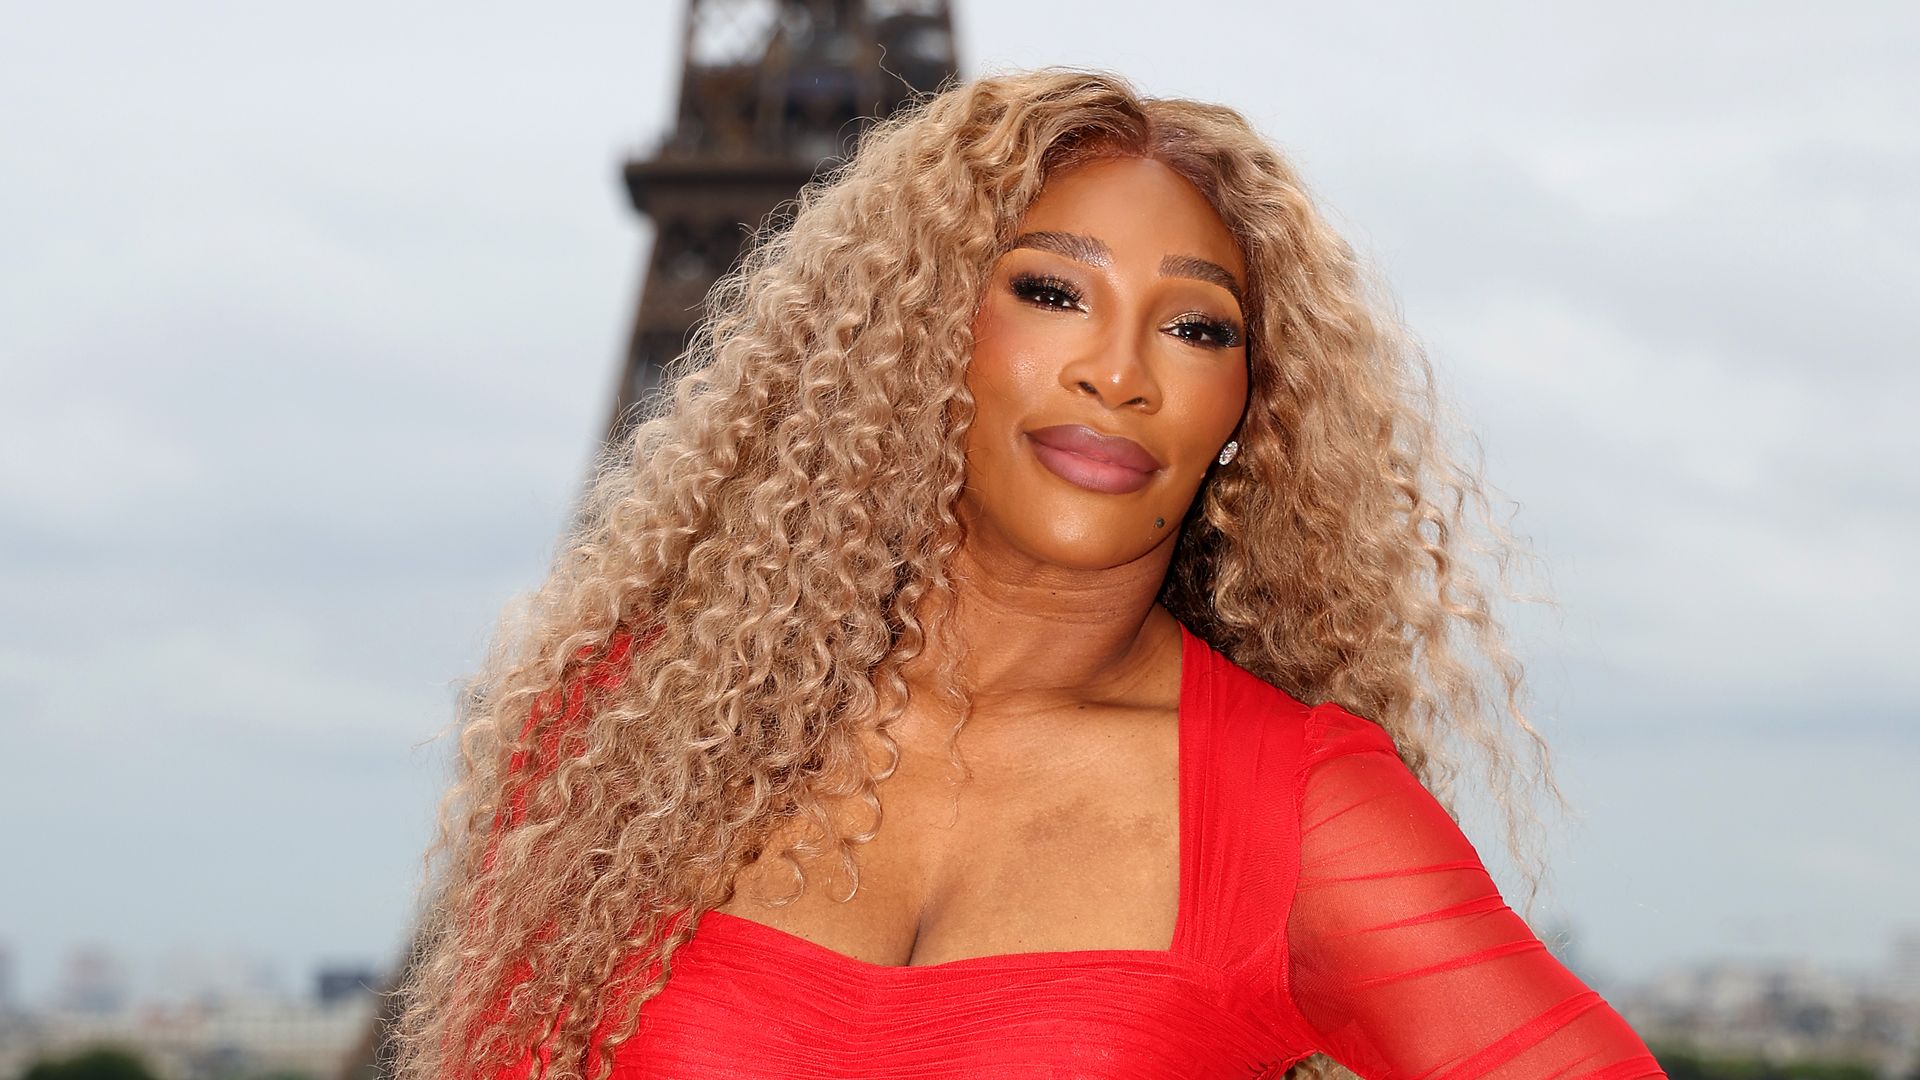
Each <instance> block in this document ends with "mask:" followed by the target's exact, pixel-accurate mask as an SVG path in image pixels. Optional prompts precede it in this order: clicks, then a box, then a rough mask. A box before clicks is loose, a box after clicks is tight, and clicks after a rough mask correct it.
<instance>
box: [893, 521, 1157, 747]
mask: <svg viewBox="0 0 1920 1080" xmlns="http://www.w3.org/2000/svg"><path fill="white" fill-rule="evenodd" d="M1173 539H1174V538H1173V537H1171V536H1170V537H1168V538H1167V539H1166V541H1165V542H1163V543H1161V544H1159V545H1157V546H1155V547H1154V548H1153V549H1152V550H1150V551H1148V552H1147V553H1145V554H1144V555H1142V556H1141V557H1140V558H1138V559H1135V560H1134V561H1132V562H1129V563H1125V564H1122V565H1120V566H1114V567H1103V568H1100V569H1091V570H1089V569H1078V568H1069V567H1061V566H1057V565H1053V564H1049V563H1044V562H1041V561H1039V560H1036V559H1034V558H1032V557H1030V556H1028V555H1026V554H1024V553H1022V552H1019V551H1017V550H1015V549H1014V548H1012V547H1011V546H1010V545H1009V544H1007V543H1005V542H1004V538H1002V537H999V536H996V535H992V534H990V533H989V532H988V531H987V530H984V529H972V528H970V529H969V530H968V537H967V540H966V542H965V543H963V544H962V545H961V547H960V549H959V551H958V552H957V553H956V554H955V557H954V560H953V562H952V563H951V564H950V565H951V569H950V573H951V575H952V577H953V580H954V599H953V606H952V609H951V610H950V611H949V612H948V613H947V615H946V636H945V640H946V641H949V642H953V643H955V644H956V645H958V646H959V647H960V664H959V675H960V678H961V679H962V680H963V681H964V682H965V684H966V685H968V686H970V687H971V688H972V689H973V693H972V699H973V706H974V716H975V717H976V718H989V717H992V716H994V715H996V714H1016V715H1017V714H1020V713H1023V712H1028V711H1031V710H1033V709H1035V708H1040V707H1049V706H1059V705H1063V704H1079V703H1086V702H1117V701H1125V700H1129V699H1134V698H1138V697H1140V696H1142V695H1147V696H1151V695H1153V694H1154V692H1155V688H1154V687H1153V685H1152V680H1153V677H1154V675H1155V674H1156V672H1157V670H1158V667H1159V665H1160V664H1161V663H1163V662H1164V661H1165V660H1166V658H1167V655H1168V654H1167V651H1166V650H1168V649H1169V648H1171V649H1175V650H1177V649H1178V646H1179V639H1180V634H1179V628H1178V625H1177V623H1176V622H1175V620H1174V617H1173V615H1172V614H1171V613H1170V612H1168V611H1167V610H1166V609H1165V608H1163V607H1161V606H1160V605H1159V604H1158V603H1157V602H1156V599H1155V598H1156V597H1157V596H1158V595H1159V592H1160V586H1161V584H1162V582H1163V581H1164V580H1165V578H1166V573H1167V567H1168V565H1169V563H1170V562H1171V561H1172V558H1173ZM922 607H923V609H925V608H926V607H927V605H924V604H923V605H922ZM930 614H934V613H933V612H931V611H927V610H923V611H922V625H927V623H926V617H927V616H928V615H930ZM940 641H941V639H940V638H938V637H934V638H930V639H929V642H928V651H927V652H926V653H923V654H922V655H921V657H919V658H916V660H915V661H914V663H913V664H910V665H909V666H908V668H907V670H906V671H905V672H904V674H905V676H906V679H907V682H908V685H909V687H910V688H911V690H912V692H913V693H914V696H915V697H921V696H922V692H923V691H927V690H931V689H933V687H931V685H930V682H931V680H932V679H933V678H934V677H935V676H934V671H933V668H934V661H935V659H936V658H935V657H934V656H933V655H932V654H933V653H934V651H935V650H937V649H939V648H940ZM1176 655H1177V653H1176ZM923 700H924V699H923ZM976 722H978V720H977V719H976V720H972V721H969V723H976Z"/></svg>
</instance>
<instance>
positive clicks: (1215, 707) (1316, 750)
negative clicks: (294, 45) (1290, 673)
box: [1196, 646, 1399, 768]
mask: <svg viewBox="0 0 1920 1080" xmlns="http://www.w3.org/2000/svg"><path fill="white" fill-rule="evenodd" d="M1203 653H1204V658H1203V661H1202V663H1203V664H1204V666H1205V668H1206V670H1205V672H1204V673H1203V678H1202V679H1201V680H1200V686H1198V687H1197V688H1196V691H1197V693H1199V695H1200V696H1201V699H1202V700H1201V707H1202V709H1203V711H1204V712H1205V713H1206V714H1207V715H1208V717H1209V718H1210V720H1211V721H1212V723H1211V725H1210V726H1211V727H1213V728H1214V729H1215V732H1216V735H1215V737H1216V738H1219V739H1223V740H1224V741H1226V742H1228V743H1240V744H1245V743H1247V742H1249V741H1253V742H1258V743H1267V742H1271V741H1272V740H1273V739H1275V738H1278V739H1281V740H1283V741H1284V742H1286V743H1289V744H1291V746H1290V749H1292V751H1293V753H1292V754H1290V755H1289V757H1290V758H1291V759H1292V760H1294V761H1295V762H1296V763H1297V764H1298V765H1299V766H1301V767H1303V768H1304V767H1307V766H1311V765H1313V764H1317V763H1319V762H1321V761H1325V760H1329V759H1332V758H1337V757H1345V756H1348V755H1352V754H1361V753H1384V754H1386V755H1388V756H1390V757H1393V758H1395V759H1398V757H1399V752H1398V750H1397V749H1396V748H1395V746H1394V741H1393V736H1391V735H1390V734H1388V733H1387V731H1386V729H1384V728H1382V727H1381V726H1380V725H1379V724H1376V723H1374V722H1373V721H1372V720H1369V719H1367V718H1365V717H1363V716H1360V715H1359V714H1357V713H1354V712H1352V711H1350V710H1348V709H1347V708H1345V707H1344V706H1342V705H1340V704H1338V703H1337V702H1332V701H1326V702H1322V703H1320V704H1318V705H1309V704H1307V703H1306V702H1304V701H1302V700H1300V699H1299V698H1297V697H1295V696H1294V695H1292V694H1290V693H1288V692H1287V691H1286V690H1283V689H1281V688H1280V687H1278V686H1275V685H1273V684H1272V683H1270V682H1268V681H1266V680H1265V679H1263V678H1261V677H1260V676H1258V675H1255V674H1254V673H1253V672H1251V671H1248V670H1247V669H1246V668H1243V667H1241V666H1240V665H1239V664H1237V663H1235V662H1234V661H1233V660H1232V659H1230V658H1229V657H1228V656H1226V654H1224V653H1221V652H1219V651H1217V650H1215V649H1214V648H1212V647H1211V646H1206V647H1205V648H1204V649H1203Z"/></svg>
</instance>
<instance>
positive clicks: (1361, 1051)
mask: <svg viewBox="0 0 1920 1080" xmlns="http://www.w3.org/2000/svg"><path fill="white" fill-rule="evenodd" d="M1308 747H1309V752H1308V756H1307V759H1306V761H1305V763H1304V764H1303V766H1302V769H1303V774H1304V775H1303V778H1302V791H1303V795H1302V801H1301V810H1300V830H1301V840H1300V843H1301V853H1300V865H1301V869H1300V881H1299V887H1298V891H1297V893H1296V896H1295V900H1294V905H1293V909H1292V913H1291V915H1290V916H1289V919H1288V922H1287V940H1288V951H1289V955H1290V957H1291V965H1290V971H1291V976H1290V986H1289V989H1290V991H1291V995H1292V1000H1293V1004H1294V1006H1295V1008H1296V1009H1297V1010H1298V1011H1299V1015H1300V1018H1301V1019H1302V1020H1303V1021H1304V1022H1305V1023H1306V1024H1307V1026H1308V1027H1309V1029H1310V1030H1312V1031H1313V1032H1315V1033H1317V1034H1318V1036H1319V1043H1320V1046H1321V1048H1322V1049H1324V1050H1325V1051H1326V1053H1328V1054H1329V1055H1330V1056H1332V1057H1333V1058H1334V1059H1335V1060H1337V1061H1339V1062H1340V1063H1341V1064H1343V1065H1346V1066H1347V1067H1348V1068H1350V1069H1352V1070H1354V1071H1355V1072H1357V1073H1359V1074H1361V1075H1362V1076H1366V1077H1369V1078H1370V1080H1388V1078H1392V1077H1416V1076H1417V1077H1421V1078H1423V1080H1468V1078H1480V1077H1494V1078H1498V1080H1535V1078H1545V1077H1553V1078H1555V1080H1573V1078H1584V1080H1636V1078H1641V1077H1664V1076H1665V1075H1666V1074H1665V1073H1664V1072H1662V1071H1661V1069H1660V1066H1659V1064H1658V1063H1657V1062H1656V1061H1655V1060H1654V1059H1653V1056H1652V1055H1651V1054H1650V1053H1649V1052H1648V1050H1647V1047H1646V1044H1645V1043H1644V1042H1642V1041H1641V1040H1640V1037H1639V1036H1638V1035H1636V1034H1634V1032H1633V1029H1632V1028H1630V1027H1628V1026H1627V1023H1626V1022H1625V1021H1624V1020H1622V1019H1621V1018H1620V1015H1619V1014H1618V1013H1617V1012H1615V1011H1614V1009H1613V1008H1612V1006H1610V1005H1608V1004H1607V1003H1606V1001H1604V1000H1603V999H1602V998H1601V997H1600V995H1599V994H1598V993H1596V992H1594V991H1593V990H1591V989H1589V988H1588V987H1587V986H1586V984H1584V983H1583V982H1581V981H1580V979H1579V978H1578V977H1577V976H1575V975H1574V974H1573V973H1572V972H1571V971H1569V970H1567V968H1566V967H1565V966H1564V965H1563V964H1561V963H1560V961H1559V960H1558V959H1557V958H1555V957H1554V956H1553V955H1552V954H1551V953H1549V952H1548V951H1547V948H1546V946H1545V945H1544V944H1542V943H1541V942H1540V940H1539V939H1538V938H1536V937H1535V936H1534V934H1533V932H1532V931H1531V930H1530V929H1528V927H1527V924H1526V923H1525V922H1523V921H1521V919H1520V917H1519V916H1518V915H1516V914H1515V913H1514V912H1513V911H1512V910H1511V909H1510V908H1508V907H1507V905H1506V903H1505V901H1503V900H1502V899H1501V897H1500V893H1499V890H1498V889H1497V888H1496V887H1495V885H1494V883H1493V879H1492V878H1491V877H1490V876H1489V875H1488V874H1487V871H1486V868H1485V866H1484V865H1483V864H1482V862H1481V860H1480V857H1479V855H1478V853H1477V852H1475V851H1474V849H1473V845H1472V844H1471V843H1469V842H1468V841H1467V838H1466V836H1465V835H1463V834H1462V833H1461V831H1460V829H1459V827H1458V826H1457V825H1455V824H1454V822H1453V819H1452V818H1451V817H1450V816H1448V814H1447V812H1446V809H1445V808H1444V807H1442V806H1441V805H1440V802H1439V800H1437V799H1435V798H1434V797H1433V795H1432V794H1431V793H1430V792H1428V791H1427V789H1426V787H1425V786H1424V785H1422V784H1421V783H1420V781H1419V779H1418V778H1417V777H1416V776H1414V774H1413V772H1412V770H1410V769H1408V768H1407V767H1406V765H1405V764H1403V763H1402V762H1401V761H1400V758H1399V756H1398V754H1397V753H1396V752H1395V750H1394V746H1393V741H1392V739H1391V738H1390V737H1389V736H1388V735H1387V734H1386V733H1385V732H1384V731H1382V730H1381V729H1380V728H1379V726H1377V725H1375V724H1373V723H1371V722H1369V721H1366V720H1364V719H1361V718H1360V717H1357V716H1354V715H1353V714H1352V713H1350V712H1347V711H1346V710H1345V709H1342V708H1340V707H1339V706H1337V705H1332V704H1326V705H1321V706H1319V707H1317V708H1315V709H1314V711H1313V715H1312V716H1311V717H1310V718H1309V720H1308Z"/></svg>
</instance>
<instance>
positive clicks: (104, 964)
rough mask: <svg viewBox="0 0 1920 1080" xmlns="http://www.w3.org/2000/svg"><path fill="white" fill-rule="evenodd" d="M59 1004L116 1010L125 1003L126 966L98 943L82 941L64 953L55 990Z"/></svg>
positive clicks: (102, 1011)
mask: <svg viewBox="0 0 1920 1080" xmlns="http://www.w3.org/2000/svg"><path fill="white" fill-rule="evenodd" d="M56 1000H57V1001H58V1002H59V1004H60V1006H61V1007H62V1008H64V1009H67V1010H69V1011H71V1012H78V1013H93V1014H107V1013H115V1012H118V1011H120V1010H121V1009H122V1008H124V1007H125V1006H126V1004H127V966H126V963H125V962H124V961H123V960H122V959H121V958H120V957H119V956H118V955H116V954H115V953H113V952H112V951H110V950H108V949H107V948H106V947H104V946H100V945H82V946H79V947H77V948H75V949H74V950H73V951H72V952H70V953H68V954H67V962H66V967H65V969H64V970H63V971H62V972H61V976H60V987H59V990H58V992H57V994H56Z"/></svg>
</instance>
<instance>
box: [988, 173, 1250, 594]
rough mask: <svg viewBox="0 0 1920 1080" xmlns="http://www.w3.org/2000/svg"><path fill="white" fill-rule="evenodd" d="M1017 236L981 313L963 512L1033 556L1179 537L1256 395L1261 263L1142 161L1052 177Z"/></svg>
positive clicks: (1094, 557) (1113, 551) (1123, 551)
mask: <svg viewBox="0 0 1920 1080" xmlns="http://www.w3.org/2000/svg"><path fill="white" fill-rule="evenodd" d="M1017 234H1018V235H1017V237H1016V239H1015V240H1014V242H1013V243H1012V245H1011V246H1010V247H1009V248H1008V250H1007V251H1006V252H1005V253H1004V254H1002V255H1001V256H1000V259H999V261H998V262H997V263H996V264H995V265H994V268H993V274H992V276H991V277H990V278H989V280H988V283H987V290H986V295H985V298H984V300H983V301H982V303H981V306H980V311H979V313H978V315H976V316H975V318H974V323H973V358H972V361H971V363H970V364H969V366H968V369H967V385H968V387H969V388H970V389H971V390H972V391H973V396H974V402H975V414H974V420H973V426H972V428H970V429H969V430H968V432H967V480H966V488H965V490H964V492H963V493H962V496H961V511H962V513H963V515H964V516H965V518H966V520H967V521H968V523H969V527H970V529H972V530H974V531H975V532H976V533H977V532H979V531H980V530H983V529H984V530H987V535H986V536H985V537H983V539H988V540H991V541H993V542H995V543H1004V544H1006V545H1008V546H1010V547H1011V548H1013V549H1014V550H1015V551H1017V552H1019V553H1020V554H1023V555H1025V556H1026V557H1028V558H1030V559H1033V560H1035V561H1038V562H1041V563H1046V564H1050V565H1055V566H1061V567H1069V568H1075V569H1088V570H1092V569H1105V568H1108V567H1115V566H1120V565H1123V564H1126V563H1129V562H1132V561H1133V560H1136V559H1139V558H1141V557H1142V556H1144V555H1146V554H1148V553H1149V552H1153V551H1155V550H1156V549H1158V548H1159V547H1160V546H1161V545H1163V544H1169V545H1170V544H1171V542H1172V540H1173V539H1174V535H1175V532H1176V530H1177V528H1178V525H1179V522H1180V519H1181V518H1182V516H1184V515H1185V513H1186V511H1187V508H1188V506H1189V505H1190V504H1191V503H1192V502H1193V498H1194V493H1195V492H1196V491H1197V490H1198V489H1199V486H1200V481H1201V479H1202V478H1203V477H1204V476H1205V474H1206V471H1207V467H1208V466H1209V465H1211V464H1212V463H1213V460H1214V458H1215V456H1216V455H1218V454H1219V453H1220V450H1221V447H1222V446H1224V445H1225V444H1226V442H1227V440H1228V439H1229V438H1230V437H1232V434H1233V431H1234V428H1235V426H1236V425H1237V424H1238V423H1239V421H1240V416H1241V414H1242V412H1243V411H1244V410H1245V408H1246V404H1247V346H1246V317H1245V315H1244V314H1243V312H1242V310H1241V297H1243V296H1244V295H1245V293H1246V281H1247V277H1246V267H1245V265H1244V263H1243V262H1242V260H1241V257H1240V250H1239V246H1238V245H1237V244H1236V243H1235V242H1234V240H1233V236H1232V234H1231V233H1230V232H1229V231H1228V230H1227V226H1226V224H1225V223H1224V222H1222V221H1221V220H1220V217H1219V215H1218V214H1216V213H1214V211H1213V208H1212V206H1210V205H1209V204H1208V203H1207V200H1206V198H1205V197H1204V196H1203V195H1201V194H1200V191H1199V190H1198V189H1197V188H1195V187H1194V186H1193V185H1192V184H1191V183H1189V182H1188V181H1187V180H1186V179H1185V178H1183V177H1181V176H1180V175H1179V174H1178V173H1176V172H1174V171H1173V170H1172V169H1170V168H1168V167H1167V166H1165V165H1163V164H1161V163H1159V162H1157V161H1151V160H1147V159H1143V158H1116V159H1100V160H1095V161H1092V162H1088V163H1085V164H1082V165H1079V166H1076V167H1073V168H1071V169H1067V170H1063V171H1061V172H1059V173H1056V174H1054V175H1053V176H1051V177H1049V178H1048V180H1047V183H1046V186H1045V187H1044V188H1043V189H1042V191H1041V193H1040V196H1039V198H1037V199H1036V200H1035V201H1034V203H1033V205H1032V207H1031V208H1030V209H1029V210H1028V211H1027V214H1026V216H1025V217H1024V218H1022V219H1021V222H1020V227H1019V229H1018V230H1017ZM1170 553H1171V549H1170V548H1169V549H1168V550H1167V552H1166V554H1170Z"/></svg>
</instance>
